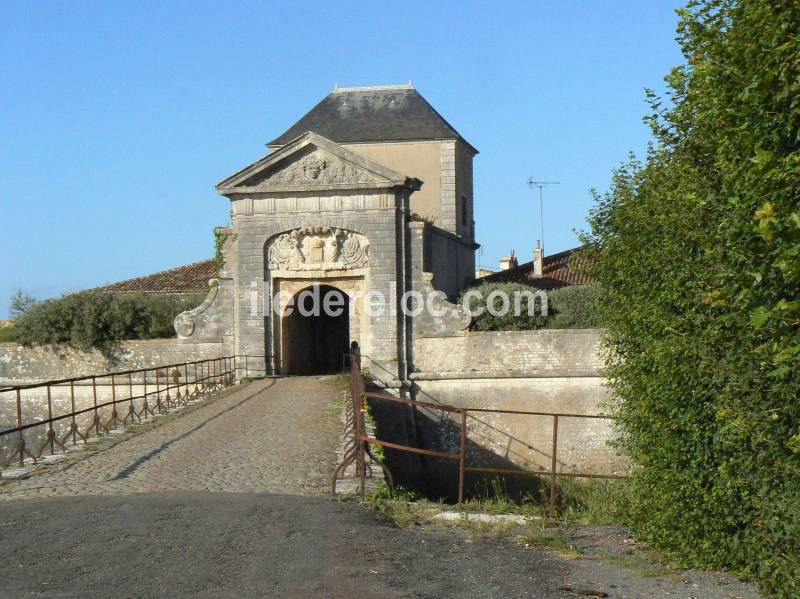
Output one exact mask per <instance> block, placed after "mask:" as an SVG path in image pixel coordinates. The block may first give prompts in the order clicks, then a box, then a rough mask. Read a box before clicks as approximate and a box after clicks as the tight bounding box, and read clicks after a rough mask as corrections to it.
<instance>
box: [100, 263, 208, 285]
mask: <svg viewBox="0 0 800 599" xmlns="http://www.w3.org/2000/svg"><path fill="white" fill-rule="evenodd" d="M216 276H217V265H216V263H215V262H214V260H202V261H201V262H194V263H192V264H186V265H185V266H178V267H177V268H170V269H169V270H162V271H161V272H157V273H154V274H152V275H145V276H143V277H136V278H134V279H128V280H127V281H120V282H119V283H111V284H110V285H104V286H103V287H100V289H101V290H103V291H109V292H111V293H197V292H204V291H207V290H208V281H209V280H210V279H213V278H216Z"/></svg>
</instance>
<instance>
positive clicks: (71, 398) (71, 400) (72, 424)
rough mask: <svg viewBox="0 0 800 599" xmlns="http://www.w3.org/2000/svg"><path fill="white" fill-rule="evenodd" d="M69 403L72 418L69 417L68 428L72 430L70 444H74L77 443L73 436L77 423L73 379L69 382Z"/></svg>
mask: <svg viewBox="0 0 800 599" xmlns="http://www.w3.org/2000/svg"><path fill="white" fill-rule="evenodd" d="M69 403H70V407H71V408H72V418H71V419H70V428H71V430H72V446H73V447H74V446H76V445H77V444H78V439H77V437H76V436H75V433H76V432H77V430H78V425H77V424H76V422H75V381H70V382H69Z"/></svg>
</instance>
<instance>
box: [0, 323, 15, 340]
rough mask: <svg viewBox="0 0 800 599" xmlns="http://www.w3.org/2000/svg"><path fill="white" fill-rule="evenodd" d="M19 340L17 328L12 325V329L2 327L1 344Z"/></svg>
mask: <svg viewBox="0 0 800 599" xmlns="http://www.w3.org/2000/svg"><path fill="white" fill-rule="evenodd" d="M16 340H17V331H16V328H15V327H14V326H13V325H12V326H10V327H0V343H6V342H9V341H16Z"/></svg>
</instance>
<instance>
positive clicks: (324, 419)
mask: <svg viewBox="0 0 800 599" xmlns="http://www.w3.org/2000/svg"><path fill="white" fill-rule="evenodd" d="M339 390H340V387H339V386H338V385H337V383H336V379H334V378H332V377H325V378H316V377H303V378H286V379H273V380H269V379H268V380H262V381H256V382H253V383H250V384H248V385H245V386H243V387H239V388H236V389H234V390H231V391H227V392H226V393H225V394H224V395H223V396H221V397H217V398H214V399H210V400H207V401H206V402H204V403H202V404H199V405H195V406H191V407H190V408H187V409H186V410H185V411H184V412H183V413H180V414H175V415H171V416H168V417H167V418H166V419H165V420H163V421H160V422H156V423H155V424H151V425H145V426H144V430H138V431H136V430H134V431H131V432H129V433H127V434H126V435H125V437H124V438H121V439H111V440H110V441H108V442H106V443H104V444H100V445H99V446H98V447H97V448H96V450H93V449H94V448H91V446H89V448H87V449H86V450H84V451H79V452H76V453H73V454H71V455H70V456H69V457H68V458H67V459H66V460H64V461H62V462H58V463H55V464H51V465H48V466H45V467H43V468H39V469H36V470H34V471H33V472H32V473H31V474H30V475H29V476H28V477H27V478H24V479H20V480H14V481H5V482H4V483H3V484H2V485H0V501H2V500H11V499H27V498H32V497H57V496H74V495H125V494H131V493H149V492H154V491H167V490H169V491H175V490H183V491H229V492H248V491H253V492H257V491H268V492H277V493H292V494H319V493H324V492H327V491H328V489H329V482H330V475H331V473H332V472H333V469H334V461H335V459H336V448H337V445H338V442H339V437H340V433H341V423H340V420H339V411H340V407H341V406H340V402H339V400H338V397H339V395H340V392H339ZM109 445H111V446H110V447H109Z"/></svg>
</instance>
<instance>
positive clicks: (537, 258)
mask: <svg viewBox="0 0 800 599" xmlns="http://www.w3.org/2000/svg"><path fill="white" fill-rule="evenodd" d="M543 254H544V250H543V249H542V247H541V245H540V244H539V241H537V242H536V247H535V248H533V276H534V277H537V278H538V277H541V276H542V258H543V257H544V256H543Z"/></svg>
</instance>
